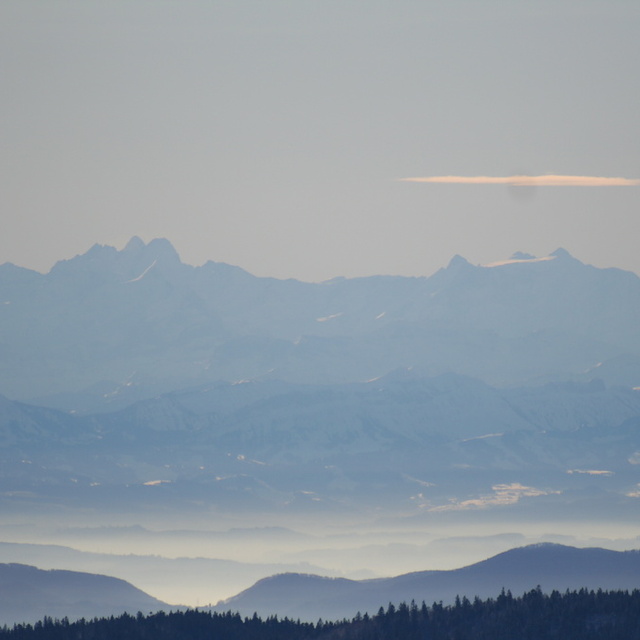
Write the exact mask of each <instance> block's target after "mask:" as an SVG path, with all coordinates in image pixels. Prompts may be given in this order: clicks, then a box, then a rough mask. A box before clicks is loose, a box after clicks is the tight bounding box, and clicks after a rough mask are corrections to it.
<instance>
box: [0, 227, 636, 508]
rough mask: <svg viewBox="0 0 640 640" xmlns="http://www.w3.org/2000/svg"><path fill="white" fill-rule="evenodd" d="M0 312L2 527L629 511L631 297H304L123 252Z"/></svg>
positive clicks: (23, 287)
mask: <svg viewBox="0 0 640 640" xmlns="http://www.w3.org/2000/svg"><path fill="white" fill-rule="evenodd" d="M0 301H2V302H3V303H4V304H2V305H0V353H1V354H2V358H1V359H0V392H2V393H4V397H0V443H1V444H2V449H0V462H1V463H2V471H1V472H0V504H2V505H3V508H5V509H7V510H10V511H13V510H17V511H18V512H19V511H20V510H21V509H31V508H33V505H38V507H39V508H44V507H46V505H50V504H66V505H68V506H71V505H73V506H74V508H75V507H83V508H84V507H88V506H89V505H96V504H97V505H103V506H106V505H111V506H109V508H112V505H116V504H117V505H120V507H121V508H126V509H132V510H133V511H134V512H135V511H136V510H138V509H139V508H140V507H141V506H142V505H145V507H148V508H165V506H164V505H171V506H172V507H174V508H179V509H189V508H192V507H193V508H197V506H198V505H203V504H204V505H208V506H213V507H215V508H216V509H220V510H222V511H223V512H228V511H255V512H274V511H275V512H284V513H288V512H296V513H298V512H301V513H304V512H306V511H309V510H311V511H314V512H317V511H323V510H328V511H330V512H335V513H347V512H371V513H375V512H376V510H382V511H383V512H384V511H385V510H391V512H394V513H396V514H398V513H402V514H405V515H406V514H408V513H430V514H432V515H433V514H436V513H441V514H442V513H446V512H453V511H460V510H464V511H468V510H478V509H487V508H492V509H494V508H497V509H501V510H502V511H504V510H509V512H513V513H515V512H517V510H518V509H519V508H520V507H522V506H523V505H526V507H527V509H528V511H529V513H530V515H531V517H535V514H536V513H538V512H537V511H536V510H537V509H542V510H543V511H544V510H546V511H548V512H549V513H552V512H554V510H557V509H564V510H565V513H573V512H574V510H575V514H574V515H575V516H576V517H577V516H578V515H582V516H585V517H586V516H587V515H588V512H589V510H590V509H591V508H592V507H593V504H595V503H593V502H590V500H591V501H593V500H595V501H596V502H598V504H599V507H598V508H599V509H604V511H606V512H607V513H611V514H615V516H616V517H617V518H623V519H628V518H632V517H634V514H636V513H637V503H638V500H637V496H638V495H640V491H639V487H640V485H639V484H638V478H637V473H636V471H637V469H638V464H640V428H639V427H640V393H639V392H638V390H637V388H639V387H640V331H638V327H639V326H640V279H639V278H638V277H637V276H636V275H634V274H632V273H629V272H624V271H620V270H617V269H597V268H595V267H591V266H589V265H584V264H582V263H581V262H580V261H578V260H576V259H575V258H573V257H572V256H570V255H569V254H568V253H567V252H566V251H564V250H558V251H556V252H555V253H553V254H551V255H550V256H547V257H544V258H534V257H532V256H528V255H523V254H516V255H514V257H512V258H511V259H509V260H506V261H503V262H501V263H496V264H493V265H488V266H473V265H471V264H469V263H468V262H467V261H466V260H464V259H463V258H461V257H458V256H457V257H455V258H453V259H452V260H451V262H450V264H449V265H448V266H447V267H446V268H444V269H441V270H440V271H438V272H437V273H435V274H433V275H432V276H430V277H425V278H405V277H389V276H376V277H370V278H358V279H353V280H347V279H340V278H339V279H334V280H331V281H328V282H323V283H303V282H298V281H295V280H275V279H271V278H257V277H254V276H252V275H250V274H248V273H247V272H245V271H243V270H242V269H240V268H238V267H232V266H229V265H225V264H219V263H213V262H208V263H206V264H205V265H203V266H201V267H192V266H190V265H185V264H183V263H182V262H181V261H180V259H179V257H178V255H177V254H176V252H175V250H174V249H173V247H172V246H171V244H170V243H169V242H168V241H166V240H161V239H160V240H154V241H152V242H150V243H148V244H144V243H143V242H142V241H141V240H140V239H138V238H133V239H132V240H131V241H130V242H129V243H128V244H127V246H126V247H125V248H124V249H123V250H122V251H118V250H116V249H114V248H113V247H104V246H100V245H96V246H94V247H93V248H92V249H90V250H89V251H88V252H87V253H86V254H84V255H80V256H76V257H75V258H73V259H71V260H66V261H62V262H59V263H58V264H56V265H55V266H54V267H53V269H51V271H50V272H49V273H48V274H40V273H36V272H33V271H29V270H26V269H21V268H19V267H16V266H14V265H8V264H5V265H3V266H2V267H0ZM585 495H588V496H590V498H589V499H585Z"/></svg>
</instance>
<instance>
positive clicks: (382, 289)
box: [0, 238, 640, 408]
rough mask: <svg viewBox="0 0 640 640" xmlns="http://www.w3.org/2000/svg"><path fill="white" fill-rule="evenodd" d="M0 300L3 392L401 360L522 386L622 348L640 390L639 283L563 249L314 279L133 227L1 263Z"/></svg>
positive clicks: (153, 386)
mask: <svg viewBox="0 0 640 640" xmlns="http://www.w3.org/2000/svg"><path fill="white" fill-rule="evenodd" d="M0 302H1V303H2V304H0V353H2V359H1V360H0V393H4V394H5V395H7V396H9V397H12V398H21V399H27V398H34V397H42V396H48V395H52V394H58V393H65V394H69V393H73V392H78V391H80V390H82V389H86V388H89V387H91V386H94V385H102V387H103V388H106V387H105V385H107V387H108V385H111V387H112V389H114V390H115V389H116V388H117V385H123V386H124V385H127V388H129V387H131V386H134V387H135V386H139V387H140V388H146V389H147V393H148V395H149V396H151V395H155V394H156V393H158V392H159V391H160V392H162V391H169V390H172V389H176V388H181V387H182V388H184V387H189V386H194V385H196V384H200V383H204V382H210V381H214V380H219V379H226V380H238V379H249V378H255V377H261V376H262V377H263V376H271V377H273V378H275V379H282V380H290V381H294V380H295V381H298V382H300V381H305V382H311V383H318V382H321V383H330V382H350V381H362V380H367V379H370V378H373V377H377V376H380V375H384V374H386V373H388V372H389V371H392V370H394V369H397V368H401V367H410V366H414V367H417V368H420V369H421V370H423V371H424V372H425V373H427V374H429V375H437V374H440V373H445V372H449V371H453V372H457V373H461V374H465V375H470V376H472V377H478V378H480V379H483V380H484V381H486V382H489V383H491V384H501V385H502V384H528V383H530V382H532V381H541V380H542V381H544V380H553V379H556V380H559V379H572V378H576V377H579V376H581V375H582V372H584V371H587V370H589V369H592V368H594V367H596V366H598V365H599V364H600V363H603V362H615V359H616V358H621V357H627V358H629V357H630V358H632V359H634V358H635V359H636V360H634V362H635V364H634V365H633V367H632V368H631V369H629V364H628V361H627V364H626V365H625V367H626V368H625V369H624V371H625V373H624V376H626V377H625V380H627V382H628V385H629V386H638V385H640V379H638V376H639V375H640V335H639V333H640V332H638V331H637V326H638V318H640V278H638V277H637V276H636V275H635V274H633V273H630V272H624V271H620V270H618V269H597V268H595V267H591V266H588V265H584V264H582V263H581V262H580V261H578V260H576V259H575V258H573V257H571V256H570V255H569V254H568V253H567V252H566V251H563V250H558V251H556V252H554V254H552V255H551V256H548V257H547V258H546V259H533V258H530V257H526V256H525V257H522V256H520V257H517V258H516V259H515V260H511V261H505V262H503V263H500V264H498V265H497V266H489V267H481V266H473V265H471V264H469V263H468V262H467V261H466V260H464V259H463V258H460V257H455V258H454V259H452V260H451V262H450V264H449V265H448V266H447V267H446V268H444V269H441V270H440V271H438V272H437V273H435V274H433V275H432V276H430V277H428V278H427V277H423V278H407V277H398V276H393V277H392V276H372V277H368V278H355V279H344V278H337V279H334V280H330V281H328V282H323V283H318V284H315V283H304V282H299V281H295V280H276V279H273V278H258V277H255V276H252V275H250V274H249V273H247V272H246V271H243V270H242V269H240V268H238V267H232V266H229V265H225V264H220V263H214V262H208V263H206V264H204V265H203V266H201V267H192V266H189V265H186V264H183V263H182V262H181V261H180V259H179V256H178V254H177V253H176V252H175V250H174V249H173V247H172V246H171V244H170V243H169V242H168V241H167V240H164V239H156V240H153V241H151V242H149V243H148V244H145V243H143V242H142V241H141V240H140V239H139V238H133V239H132V240H131V241H130V242H129V243H128V244H127V246H126V247H125V248H124V249H123V250H121V251H118V250H116V249H114V248H113V247H105V246H101V245H95V246H94V247H92V248H91V249H90V250H89V251H88V252H87V253H85V254H83V255H80V256H76V257H75V258H72V259H71V260H64V261H62V262H59V263H57V264H56V265H55V266H54V267H53V268H52V269H51V271H50V272H49V273H48V274H39V273H36V272H32V271H29V270H26V269H21V268H18V267H15V266H13V265H10V264H5V265H2V266H0ZM603 371H605V372H606V368H605V369H603ZM609 375H613V373H611V374H609ZM104 394H105V392H104V391H103V395H104ZM140 397H141V396H137V397H135V398H134V399H139V398H140ZM94 408H95V407H94Z"/></svg>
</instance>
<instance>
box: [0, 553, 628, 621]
mask: <svg viewBox="0 0 640 640" xmlns="http://www.w3.org/2000/svg"><path fill="white" fill-rule="evenodd" d="M638 575H640V552H638V551H625V552H618V551H609V550H606V549H600V548H585V549H578V548H575V547H568V546H564V545H557V544H538V545H530V546H527V547H520V548H515V549H511V550H509V551H506V552H504V553H501V554H498V555H496V556H493V557H491V558H488V559H487V560H483V561H481V562H477V563H474V564H471V565H468V566H465V567H462V568H459V569H452V570H448V571H433V570H427V571H416V572H413V573H407V574H403V575H398V576H395V577H391V578H378V579H374V580H347V579H344V578H326V577H320V576H317V575H311V574H299V573H285V574H280V575H274V576H271V577H268V578H264V579H262V580H259V581H258V582H257V583H255V584H254V585H253V586H251V587H250V588H248V589H246V590H244V591H242V592H241V593H239V594H237V595H236V596H233V597H231V598H228V599H227V600H225V601H221V602H220V603H218V605H216V607H214V608H213V609H214V610H216V611H233V612H239V613H240V614H241V615H243V616H248V617H251V616H252V615H253V614H254V613H256V612H257V613H258V615H260V616H262V617H268V616H272V615H274V614H276V615H278V616H279V617H281V618H282V617H284V616H288V617H289V618H293V619H296V618H299V619H302V620H308V621H316V620H317V619H318V618H323V619H324V620H339V619H342V618H353V617H354V616H355V615H356V613H357V612H358V611H359V612H360V613H365V612H367V613H369V614H370V615H372V614H374V613H376V612H377V611H378V609H379V608H380V607H386V606H387V605H388V604H389V603H393V604H395V605H396V606H397V605H399V604H400V603H402V602H405V603H410V602H411V601H412V600H413V601H415V602H416V603H418V604H420V603H421V602H423V601H424V602H426V603H427V604H432V603H434V602H442V603H444V604H452V603H453V602H454V600H455V599H456V597H460V598H462V597H466V598H468V599H469V600H473V599H474V598H475V597H476V596H478V597H480V598H495V597H497V596H498V595H499V594H500V593H501V592H502V591H510V592H511V593H512V594H513V595H514V596H518V595H521V594H523V593H525V592H528V591H530V590H531V589H535V588H537V587H539V588H540V589H541V591H543V592H544V593H551V592H552V591H553V590H556V591H560V592H564V591H565V590H567V589H570V590H578V589H583V588H586V589H594V590H597V589H603V590H618V589H623V590H633V589H637V588H638V584H639V582H638ZM165 579H168V580H170V579H173V578H172V576H171V574H166V575H165ZM0 595H1V596H2V597H1V598H0V623H1V624H7V625H11V624H15V623H22V622H35V621H37V620H42V619H43V618H44V617H45V616H48V617H50V618H64V617H66V618H69V619H70V620H74V619H77V618H81V617H85V618H87V619H90V618H94V617H100V616H110V615H119V614H121V613H123V612H128V613H131V614H136V613H137V612H138V611H140V612H142V613H145V614H146V613H149V612H155V611H159V610H164V611H169V610H172V609H173V610H176V609H179V608H181V607H178V606H177V605H171V604H167V603H166V602H162V601H160V600H158V599H156V598H153V597H151V596H149V595H147V594H146V593H144V592H143V591H140V590H139V589H136V588H135V587H133V586H132V585H131V584H130V583H128V582H125V581H123V580H119V579H117V578H112V577H108V576H104V575H96V574H91V573H84V572H77V571H62V570H48V571H43V570H41V569H37V568H36V567H33V566H29V565H23V564H15V563H13V564H0ZM205 608H206V607H205Z"/></svg>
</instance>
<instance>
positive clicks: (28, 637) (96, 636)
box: [0, 589, 640, 640]
mask: <svg viewBox="0 0 640 640" xmlns="http://www.w3.org/2000/svg"><path fill="white" fill-rule="evenodd" d="M639 607H640V592H638V591H634V592H632V593H628V592H621V591H620V592H619V591H616V592H603V591H597V592H593V591H591V592H589V591H586V590H581V591H580V592H566V593H564V594H560V593H558V592H554V593H552V594H551V595H544V594H543V593H542V592H541V591H540V590H538V589H533V590H531V591H529V592H528V593H526V594H524V595H523V596H522V597H520V598H514V597H513V596H512V595H511V594H508V593H501V594H500V595H499V596H498V597H497V598H495V599H493V598H491V599H488V600H486V601H484V602H483V601H482V600H480V599H475V600H474V602H473V603H471V602H469V601H468V600H466V599H462V600H460V601H457V602H456V604H455V606H448V607H443V606H442V605H441V604H437V603H434V604H433V606H431V607H428V606H426V604H424V603H423V604H422V606H419V605H417V604H415V603H411V605H407V604H401V605H400V606H399V607H398V608H396V607H395V606H393V605H389V607H388V608H387V610H386V611H385V610H384V609H383V608H380V610H379V612H378V613H377V614H376V615H375V616H358V617H356V618H354V619H353V620H350V621H349V620H343V621H341V622H323V621H318V622H317V623H316V624H314V623H308V622H300V621H297V622H296V621H293V620H290V619H286V618H285V619H278V618H277V617H269V618H267V619H266V620H263V619H261V618H259V617H258V616H256V615H254V616H252V617H251V618H244V619H243V618H242V617H241V616H239V615H238V614H232V613H225V614H211V613H206V612H203V611H186V612H176V613H170V614H168V615H167V614H165V613H163V612H159V613H157V614H154V615H149V616H146V617H145V616H142V615H140V616H135V617H134V616H130V615H122V616H120V617H118V618H111V619H108V620H107V619H101V620H92V621H89V622H87V621H85V620H81V621H79V622H76V623H72V624H69V623H68V622H66V621H61V622H52V621H47V622H45V624H37V625H35V626H34V627H31V626H22V625H21V626H18V627H16V628H14V629H5V630H0V638H2V639H4V638H7V640H9V639H18V638H19V639H21V640H50V639H51V638H57V639H59V640H111V638H114V637H118V638H130V639H131V640H138V639H140V640H146V639H147V638H181V639H183V640H205V639H208V638H225V639H226V640H272V639H274V638H278V640H312V639H318V640H363V639H365V638H366V639H372V640H389V639H396V638H397V639H398V640H400V639H401V640H424V638H429V639H430V640H450V639H451V638H461V639H465V640H476V639H477V640H489V639H491V640H500V639H502V638H505V639H506V638H522V639H523V640H524V639H526V640H528V639H531V640H585V638H588V639H590V640H637V638H639V637H640V618H639V617H638V609H639Z"/></svg>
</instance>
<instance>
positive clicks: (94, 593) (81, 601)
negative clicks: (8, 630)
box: [0, 564, 169, 625]
mask: <svg viewBox="0 0 640 640" xmlns="http://www.w3.org/2000/svg"><path fill="white" fill-rule="evenodd" d="M168 608H169V605H167V604H166V603H164V602H161V601H160V600H156V599H155V598H152V597H151V596H149V595H147V594H146V593H144V592H143V591H140V589H136V588H135V587H134V586H132V585H131V584H129V583H128V582H125V581H124V580H118V579H117V578H111V577H108V576H102V575H95V574H90V573H80V572H77V571H61V570H50V571H43V570H41V569H37V568H36V567H32V566H29V565H24V564H0V624H7V625H11V624H14V623H20V622H35V621H37V620H42V618H44V616H49V617H51V618H64V617H67V618H69V619H71V620H75V619H77V618H93V617H96V616H110V615H119V614H121V613H124V612H125V611H126V612H130V613H137V612H138V611H143V612H145V613H148V612H150V611H158V610H159V609H168Z"/></svg>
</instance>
